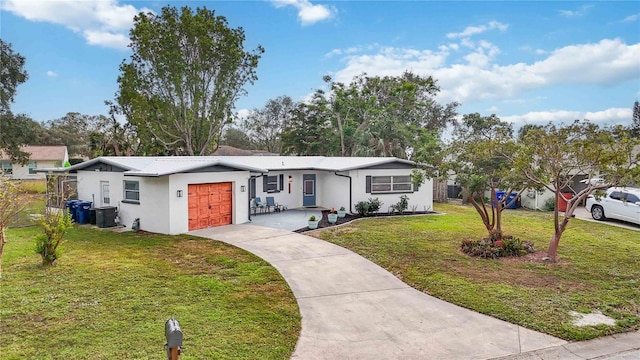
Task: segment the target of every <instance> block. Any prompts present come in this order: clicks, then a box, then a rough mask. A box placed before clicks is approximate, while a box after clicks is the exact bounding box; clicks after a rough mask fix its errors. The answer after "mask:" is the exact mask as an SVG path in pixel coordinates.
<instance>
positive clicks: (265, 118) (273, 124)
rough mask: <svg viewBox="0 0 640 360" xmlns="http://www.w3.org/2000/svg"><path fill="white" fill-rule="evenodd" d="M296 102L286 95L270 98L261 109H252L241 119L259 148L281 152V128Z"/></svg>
mask: <svg viewBox="0 0 640 360" xmlns="http://www.w3.org/2000/svg"><path fill="white" fill-rule="evenodd" d="M295 107H296V103H295V102H294V101H293V100H292V99H291V98H290V97H288V96H286V95H285V96H279V97H277V98H275V99H270V100H269V101H267V103H266V104H265V105H264V107H263V108H261V109H254V110H253V111H252V112H251V113H250V114H249V116H248V117H247V118H246V119H245V120H244V121H243V123H242V127H243V128H244V129H246V130H247V133H248V136H249V138H250V139H251V140H252V141H253V143H254V144H256V146H257V147H258V148H259V149H262V150H267V151H269V152H271V153H280V152H282V139H281V138H282V129H283V128H284V127H286V126H288V124H289V122H290V121H291V118H292V117H293V110H294V109H295Z"/></svg>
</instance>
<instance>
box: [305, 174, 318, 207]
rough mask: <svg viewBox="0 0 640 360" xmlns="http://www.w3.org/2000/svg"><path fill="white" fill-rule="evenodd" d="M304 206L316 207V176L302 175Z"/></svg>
mask: <svg viewBox="0 0 640 360" xmlns="http://www.w3.org/2000/svg"><path fill="white" fill-rule="evenodd" d="M302 206H316V174H303V175H302Z"/></svg>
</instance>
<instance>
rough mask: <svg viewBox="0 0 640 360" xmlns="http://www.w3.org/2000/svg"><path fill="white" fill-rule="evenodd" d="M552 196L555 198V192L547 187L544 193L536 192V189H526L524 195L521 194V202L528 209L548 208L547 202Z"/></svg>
mask: <svg viewBox="0 0 640 360" xmlns="http://www.w3.org/2000/svg"><path fill="white" fill-rule="evenodd" d="M530 194H531V195H533V196H531V195H530ZM552 198H555V195H554V193H553V192H551V191H549V190H547V189H544V191H543V192H542V193H539V192H536V191H535V190H525V191H524V193H522V196H520V202H521V204H522V207H524V208H526V209H532V210H546V209H545V203H546V202H547V200H548V199H552Z"/></svg>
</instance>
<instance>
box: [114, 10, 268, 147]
mask: <svg viewBox="0 0 640 360" xmlns="http://www.w3.org/2000/svg"><path fill="white" fill-rule="evenodd" d="M130 38H131V45H130V47H131V49H132V51H133V55H131V59H130V61H129V62H126V61H124V62H123V63H122V65H121V66H120V70H121V74H120V76H119V78H118V83H119V91H118V93H117V94H116V98H117V102H118V104H119V105H120V111H121V112H122V113H123V114H124V115H125V116H126V117H127V120H128V121H129V122H130V123H132V124H133V126H134V128H135V129H136V131H137V132H138V135H139V137H140V141H141V142H142V143H143V147H144V148H145V149H146V151H147V152H148V153H157V152H163V153H167V154H188V155H206V154H209V153H212V152H213V151H215V150H216V149H217V147H218V141H219V138H220V136H221V134H222V131H223V129H224V127H225V125H227V124H229V123H230V122H231V121H232V110H233V108H234V104H235V102H236V100H237V99H238V98H239V97H240V96H241V95H243V94H245V92H246V91H245V90H244V87H245V85H246V84H247V83H251V84H252V83H253V82H254V81H255V80H256V79H257V76H256V73H255V69H256V67H257V66H258V60H259V59H260V55H261V54H262V53H263V52H264V50H263V48H262V47H261V46H258V47H257V48H256V49H255V50H253V51H252V52H248V51H245V50H244V40H245V35H244V30H243V29H242V28H235V29H233V28H230V27H229V25H228V23H227V20H226V18H224V17H222V16H216V15H215V13H214V11H211V10H207V9H206V8H197V9H196V10H195V11H193V10H191V9H190V8H188V7H183V8H182V9H176V8H175V7H164V8H163V9H162V11H161V12H160V14H153V13H140V14H138V15H137V16H135V18H134V26H133V28H132V30H131V32H130ZM160 149H162V150H164V151H158V150H160Z"/></svg>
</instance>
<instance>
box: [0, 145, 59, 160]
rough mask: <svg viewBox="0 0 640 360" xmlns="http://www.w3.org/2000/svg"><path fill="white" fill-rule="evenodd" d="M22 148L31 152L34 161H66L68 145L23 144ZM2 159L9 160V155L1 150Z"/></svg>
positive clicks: (0, 157) (30, 156) (0, 156)
mask: <svg viewBox="0 0 640 360" xmlns="http://www.w3.org/2000/svg"><path fill="white" fill-rule="evenodd" d="M20 150H22V151H23V152H26V153H28V154H29V159H31V160H33V161H38V160H40V161H46V160H49V161H64V160H65V158H66V155H67V147H66V146H64V145H61V146H23V147H22V148H21V149H20ZM0 159H1V160H9V156H8V155H7V154H5V153H4V152H2V151H0Z"/></svg>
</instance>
